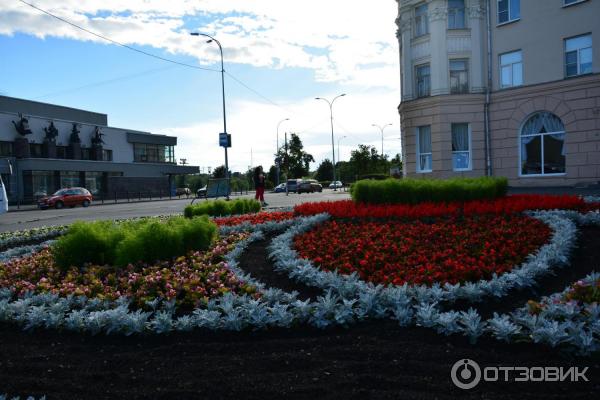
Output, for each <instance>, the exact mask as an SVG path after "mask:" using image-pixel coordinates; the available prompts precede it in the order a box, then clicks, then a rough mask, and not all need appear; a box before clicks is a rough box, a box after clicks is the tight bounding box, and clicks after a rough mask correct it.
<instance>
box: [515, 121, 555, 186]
mask: <svg viewBox="0 0 600 400" xmlns="http://www.w3.org/2000/svg"><path fill="white" fill-rule="evenodd" d="M535 114H537V112H535V113H533V114H531V115H529V116H527V118H525V120H524V121H523V123H522V124H521V127H520V128H519V134H518V135H517V140H518V142H517V147H518V148H519V177H520V178H536V177H544V176H564V175H566V174H567V171H566V167H567V165H566V161H565V172H557V173H545V172H544V136H548V135H556V134H560V133H562V134H564V135H565V142H566V136H567V131H566V130H563V131H559V132H545V133H536V134H532V135H523V127H524V126H525V124H526V123H527V122H528V121H529V119H530V118H531V117H533V116H534V115H535ZM561 122H562V121H561ZM535 136H540V137H541V143H540V152H541V164H542V173H541V174H524V173H523V155H522V148H521V138H523V137H535ZM565 144H566V143H563V146H565Z"/></svg>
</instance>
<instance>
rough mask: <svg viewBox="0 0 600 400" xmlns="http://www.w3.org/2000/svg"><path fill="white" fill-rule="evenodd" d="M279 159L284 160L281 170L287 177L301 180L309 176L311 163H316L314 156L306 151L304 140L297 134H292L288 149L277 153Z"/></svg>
mask: <svg viewBox="0 0 600 400" xmlns="http://www.w3.org/2000/svg"><path fill="white" fill-rule="evenodd" d="M277 157H279V158H280V159H281V160H282V163H281V168H282V170H283V172H284V173H285V174H286V175H287V176H292V177H295V178H301V177H303V176H306V175H308V173H309V171H310V163H311V162H315V158H314V157H313V156H312V154H309V153H307V152H305V151H304V145H303V144H302V140H300V137H299V136H298V135H296V134H295V133H292V134H291V137H290V140H289V141H288V145H287V149H286V147H285V146H284V147H282V148H280V149H279V152H278V153H277Z"/></svg>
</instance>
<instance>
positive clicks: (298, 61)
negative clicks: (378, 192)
mask: <svg viewBox="0 0 600 400" xmlns="http://www.w3.org/2000/svg"><path fill="white" fill-rule="evenodd" d="M28 1H32V2H34V4H35V5H36V6H38V7H40V8H42V9H46V10H48V11H50V12H52V13H54V14H56V15H58V16H61V17H64V18H66V19H68V20H70V21H72V22H73V23H76V24H79V25H81V26H83V27H84V28H86V29H90V30H92V31H94V32H98V33H100V34H102V35H106V36H109V37H111V38H113V39H114V40H117V41H121V42H124V43H127V44H132V45H149V46H153V47H155V48H162V49H166V50H168V51H169V52H171V53H175V54H187V55H192V56H194V57H196V58H197V59H198V60H199V62H200V63H202V64H210V63H214V62H216V61H217V57H218V55H217V53H216V52H215V51H214V49H213V48H211V47H210V46H203V45H200V44H199V43H198V41H194V40H189V38H188V37H187V34H188V31H189V30H200V31H204V32H206V33H210V34H214V35H216V36H217V37H218V38H219V40H220V41H221V43H223V45H224V52H225V57H226V59H227V62H235V63H240V64H249V65H253V66H257V67H271V68H285V67H301V68H309V69H312V70H314V71H315V77H316V79H317V80H321V81H337V82H342V83H345V84H348V83H350V84H358V85H369V86H383V87H388V88H394V89H396V88H397V86H396V83H397V80H396V79H394V78H393V77H392V74H393V73H394V71H396V72H395V73H397V70H398V67H397V64H398V61H397V60H398V50H397V46H398V44H397V40H396V38H395V30H396V27H395V24H394V19H395V17H396V4H395V2H393V1H392V0H374V1H371V2H370V3H369V4H368V5H367V4H366V3H364V2H359V1H356V0H327V1H322V0H303V1H295V0H252V1H248V0H195V1H192V0H170V1H164V0H128V1H127V2H123V1H122V0H63V1H60V2H57V1H55V0H28ZM232 13H233V14H232ZM198 20H206V21H209V22H206V23H200V22H194V21H198ZM186 22H187V24H186ZM15 32H23V33H28V34H32V35H35V36H38V37H46V36H57V37H65V38H71V39H77V40H94V41H101V39H98V38H95V37H94V36H90V35H89V34H87V33H85V32H83V31H80V30H77V29H75V28H73V27H71V26H69V25H67V24H63V23H61V22H59V21H57V20H55V19H53V18H51V17H49V16H47V15H45V14H42V13H41V12H39V11H38V10H35V9H33V8H31V7H29V6H27V5H25V4H23V3H21V2H18V1H15V0H0V34H4V35H11V34H14V33H15ZM307 47H308V48H315V49H320V50H322V51H323V52H324V53H325V55H314V54H312V53H311V52H310V51H309V50H307ZM365 62H368V63H381V64H382V66H381V68H380V69H377V70H372V69H365V68H364V67H363V64H365ZM386 77H387V78H386ZM372 78H375V79H372Z"/></svg>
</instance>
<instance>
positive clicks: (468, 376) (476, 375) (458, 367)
mask: <svg viewBox="0 0 600 400" xmlns="http://www.w3.org/2000/svg"><path fill="white" fill-rule="evenodd" d="M450 377H451V378H452V383H454V384H455V385H456V387H458V388H460V389H464V390H468V389H473V388H474V387H475V386H477V385H478V384H479V381H480V380H481V368H479V364H477V363H476V362H475V361H473V360H469V359H468V358H465V359H464V360H458V361H457V362H456V363H454V365H453V366H452V370H451V371H450Z"/></svg>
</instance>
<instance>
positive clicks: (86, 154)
mask: <svg viewBox="0 0 600 400" xmlns="http://www.w3.org/2000/svg"><path fill="white" fill-rule="evenodd" d="M90 155H91V154H90V149H89V147H82V148H81V159H82V160H91V157H90Z"/></svg>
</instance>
